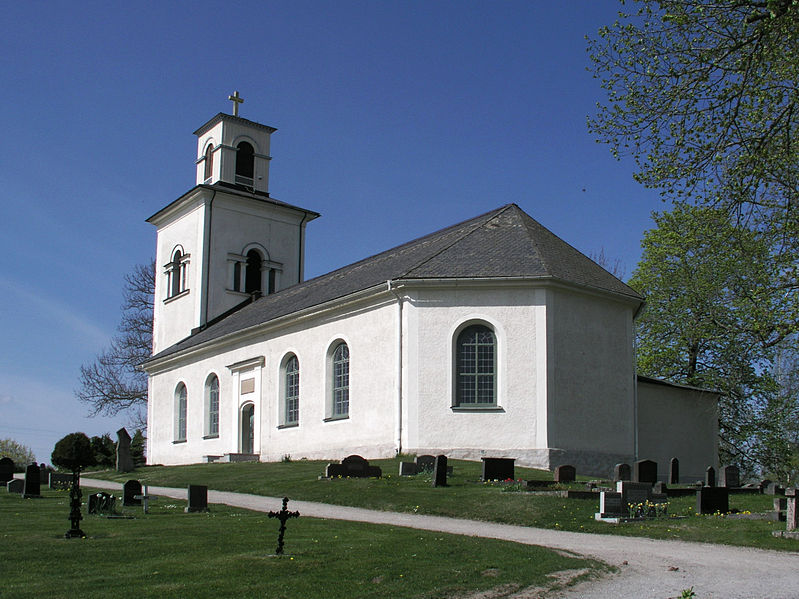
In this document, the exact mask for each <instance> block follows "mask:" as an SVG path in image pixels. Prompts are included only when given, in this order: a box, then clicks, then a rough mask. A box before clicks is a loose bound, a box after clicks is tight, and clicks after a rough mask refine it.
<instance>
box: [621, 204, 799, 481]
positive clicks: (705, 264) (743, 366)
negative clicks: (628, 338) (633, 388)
mask: <svg viewBox="0 0 799 599" xmlns="http://www.w3.org/2000/svg"><path fill="white" fill-rule="evenodd" d="M654 220H655V223H656V225H657V228H655V229H651V230H649V231H647V232H646V233H645V235H644V239H643V241H642V247H643V254H642V257H641V262H640V263H639V265H638V268H637V269H636V271H635V272H634V273H633V276H632V278H631V279H630V282H629V283H630V285H631V286H632V287H633V288H635V289H636V290H637V291H639V292H641V293H642V294H644V295H645V297H646V298H647V304H646V308H645V310H644V312H643V313H642V314H641V315H640V316H639V318H638V329H637V337H638V352H637V355H638V370H639V372H640V373H641V374H644V375H648V376H655V377H662V378H666V379H668V380H671V381H673V382H676V383H683V384H686V385H692V386H695V387H702V388H707V389H712V390H717V391H719V392H720V393H721V395H722V397H721V401H720V414H719V426H720V435H721V444H720V451H721V459H722V462H724V463H738V464H740V465H741V466H742V467H744V468H745V469H746V468H748V469H749V471H750V472H751V471H760V472H762V471H763V470H768V471H772V472H783V473H784V472H785V465H786V463H787V461H788V460H789V459H790V454H791V449H790V438H789V435H788V433H789V431H790V430H792V429H793V430H796V423H797V422H796V417H797V415H798V413H797V409H796V408H797V405H798V404H799V398H797V396H796V394H793V395H791V394H789V395H787V396H786V395H785V394H783V393H780V384H779V377H778V376H777V375H776V359H777V356H778V354H779V351H778V350H787V351H789V352H790V351H791V346H790V345H789V342H790V340H791V336H790V333H789V332H790V331H792V330H793V328H794V327H795V325H794V322H793V321H794V319H795V314H794V312H793V310H794V306H793V298H792V297H791V296H790V294H786V293H785V289H784V288H783V286H782V284H781V272H782V271H783V270H784V269H786V268H790V267H791V266H792V265H790V264H786V263H784V261H783V260H782V258H781V257H779V256H775V255H774V253H773V244H772V238H771V237H770V236H768V235H766V234H763V233H760V232H757V231H752V230H751V229H748V228H746V227H741V226H736V225H735V224H734V223H732V222H731V221H730V219H729V218H728V216H727V214H726V213H725V212H724V211H722V210H719V209H712V208H700V207H692V206H689V205H686V204H677V205H676V206H675V208H674V210H673V212H665V213H661V214H655V215H654ZM781 480H785V478H784V476H783V477H781Z"/></svg>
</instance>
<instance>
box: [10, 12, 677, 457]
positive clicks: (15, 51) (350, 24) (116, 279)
mask: <svg viewBox="0 0 799 599" xmlns="http://www.w3.org/2000/svg"><path fill="white" fill-rule="evenodd" d="M618 8H619V4H618V2H617V1H616V0H574V1H570V2H562V3H561V2H543V1H541V2H539V1H532V0H531V1H528V2H487V1H486V2H469V1H459V2H443V1H441V2H439V1H435V2H427V1H426V2H378V1H373V2H366V1H363V2H351V1H346V0H337V1H335V2H332V1H314V2H308V1H291V2H265V1H259V2H230V3H223V4H220V3H218V2H207V1H194V2H163V3H155V2H139V3H124V4H123V3H108V2H77V3H74V2H61V1H53V2H36V1H33V2H16V3H6V4H5V5H4V7H3V25H2V35H0V53H1V54H2V56H4V59H3V60H2V61H0V90H2V91H1V92H0V108H1V109H2V114H3V115H4V118H3V126H2V127H1V128H0V135H1V136H2V137H3V143H2V144H0V194H2V197H1V198H0V216H1V217H2V219H1V220H0V222H2V235H0V255H2V263H1V264H0V297H2V303H1V304H0V438H9V437H10V438H13V439H15V440H17V441H19V442H21V443H24V444H25V445H28V446H29V447H31V448H32V449H33V450H34V452H35V453H36V455H37V457H38V459H39V460H40V461H49V458H50V452H51V451H52V447H53V445H54V443H55V441H57V440H58V439H60V438H61V437H63V436H64V435H65V434H67V433H70V432H74V431H78V430H80V431H83V432H85V433H86V434H88V435H95V434H101V433H104V432H111V433H113V432H114V431H116V429H117V428H119V427H120V426H121V425H123V424H125V423H126V419H125V417H124V416H120V417H117V418H114V419H107V418H91V419H90V418H87V417H86V415H87V412H88V408H87V406H85V405H83V404H81V403H79V402H78V401H77V400H75V399H74V389H75V388H76V387H77V382H78V372H79V368H80V366H81V364H83V363H86V362H89V361H91V360H92V358H93V357H94V356H95V355H96V354H97V353H98V352H99V351H100V350H102V348H103V347H104V346H105V345H106V344H107V343H108V340H109V339H110V337H111V336H112V335H113V334H114V332H115V329H116V326H117V323H118V320H119V315H120V311H119V308H120V304H121V302H122V296H121V287H122V280H123V276H124V275H125V273H127V272H129V271H130V270H131V269H132V267H133V266H134V265H135V264H137V263H144V262H147V261H148V260H150V259H151V258H152V257H153V255H154V251H155V250H154V248H155V231H154V228H153V227H152V226H151V225H149V224H147V223H146V222H145V219H146V218H147V217H149V216H150V215H151V214H153V213H155V212H156V211H157V210H159V209H160V208H162V207H163V206H165V205H166V204H168V203H169V202H171V201H172V200H174V199H176V198H177V197H178V196H180V195H181V194H182V193H184V192H185V191H187V190H188V189H189V188H191V187H192V186H193V184H194V175H195V167H194V159H195V151H196V147H195V146H196V138H195V137H194V136H193V135H192V132H193V131H194V130H195V129H196V128H197V127H199V126H200V125H202V124H203V123H205V122H206V121H207V120H208V119H209V118H210V117H211V116H213V115H215V114H216V113H217V112H220V111H223V112H230V111H231V108H230V107H231V103H230V102H228V101H227V96H228V95H229V94H230V93H232V92H233V90H239V91H240V93H241V96H242V97H243V98H244V99H245V103H244V104H243V105H242V106H241V112H240V114H241V116H243V117H245V118H248V119H251V120H254V121H257V122H261V123H264V124H267V125H271V126H273V127H277V129H278V131H277V133H275V134H274V135H273V136H272V151H271V154H272V156H273V160H272V163H271V173H270V192H271V195H272V196H273V197H275V198H278V199H280V200H283V201H286V202H289V203H291V204H294V205H299V206H302V207H304V208H308V209H311V210H315V211H317V212H320V213H321V214H322V218H320V219H317V220H316V221H314V222H312V223H311V224H310V225H309V226H308V245H307V248H306V249H307V254H306V256H307V257H306V276H307V277H312V276H316V275H319V274H322V273H325V272H328V271H330V270H332V269H334V268H337V267H340V266H343V265H346V264H349V263H351V262H354V261H356V260H358V259H361V258H364V257H366V256H369V255H372V254H374V253H377V252H379V251H382V250H384V249H388V248H390V247H393V246H394V245H397V244H400V243H403V242H405V241H408V240H410V239H413V238H416V237H419V236H421V235H424V234H427V233H430V232H432V231H435V230H438V229H440V228H442V227H445V226H448V225H451V224H454V223H456V222H459V221H462V220H465V219H468V218H471V217H473V216H476V215H478V214H482V213H484V212H487V211H489V210H492V209H494V208H497V207H499V206H501V205H504V204H506V203H509V202H515V203H516V204H518V205H519V206H520V207H521V208H522V209H523V210H525V211H526V212H527V213H528V214H530V215H531V216H533V218H535V219H537V220H538V221H540V222H541V223H542V224H543V225H545V226H546V227H548V228H550V229H551V230H552V231H553V232H555V233H556V234H557V235H559V236H560V237H562V238H563V239H565V240H566V241H568V242H569V243H571V244H572V245H574V246H575V247H577V248H578V249H579V250H581V251H583V252H585V253H597V252H599V251H600V250H604V252H605V254H606V255H607V256H609V257H611V258H613V259H620V260H621V261H622V262H623V265H624V266H625V268H626V271H627V275H628V276H629V274H630V273H631V271H632V270H633V268H634V267H635V264H636V262H637V260H638V258H639V255H640V246H639V244H640V239H641V236H642V234H643V232H644V230H645V229H647V228H650V227H651V226H652V223H651V220H650V213H651V211H653V210H661V209H663V207H664V206H663V204H662V202H661V201H660V199H659V197H658V195H657V194H656V193H655V192H652V191H649V190H646V189H644V188H642V187H641V186H639V185H638V184H636V183H635V182H634V181H633V180H632V172H633V164H632V163H631V161H629V160H623V161H621V162H617V161H615V160H614V159H613V158H612V157H611V155H610V152H609V150H608V148H607V147H605V146H602V145H598V144H596V143H595V142H594V140H593V138H592V136H591V135H590V134H589V133H588V130H587V127H586V117H587V116H588V115H590V114H592V113H593V111H594V109H595V105H596V102H597V101H598V100H600V99H601V97H602V94H601V89H600V88H599V84H598V82H597V81H596V80H595V79H593V78H592V76H591V74H590V73H589V72H587V71H586V67H587V66H588V64H589V61H588V56H587V53H586V43H585V39H584V36H585V35H594V34H595V33H596V31H597V29H598V28H599V27H600V26H602V25H604V24H609V23H611V22H612V21H613V20H614V19H615V16H616V11H617V10H618Z"/></svg>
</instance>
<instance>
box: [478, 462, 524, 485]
mask: <svg viewBox="0 0 799 599" xmlns="http://www.w3.org/2000/svg"><path fill="white" fill-rule="evenodd" d="M481 459H482V460H483V480H484V481H487V480H514V479H515V478H516V472H515V470H514V465H515V463H516V460H515V459H514V458H481Z"/></svg>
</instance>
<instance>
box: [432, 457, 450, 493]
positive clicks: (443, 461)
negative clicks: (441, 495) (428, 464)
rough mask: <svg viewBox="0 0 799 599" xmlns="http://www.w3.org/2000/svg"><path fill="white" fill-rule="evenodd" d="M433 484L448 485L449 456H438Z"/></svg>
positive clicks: (437, 485) (434, 467)
mask: <svg viewBox="0 0 799 599" xmlns="http://www.w3.org/2000/svg"><path fill="white" fill-rule="evenodd" d="M433 486H434V487H446V486H447V456H445V455H439V456H436V463H435V466H433Z"/></svg>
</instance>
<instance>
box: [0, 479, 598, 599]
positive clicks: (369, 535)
mask: <svg viewBox="0 0 799 599" xmlns="http://www.w3.org/2000/svg"><path fill="white" fill-rule="evenodd" d="M84 498H85V497H84ZM157 503H158V505H155V504H154V505H153V507H152V510H151V512H150V513H149V514H148V515H143V514H142V513H141V511H140V508H137V509H136V510H132V511H131V513H132V514H133V513H135V518H133V519H108V518H105V517H101V516H87V515H86V514H85V508H84V520H83V522H82V526H81V527H82V529H83V530H84V531H85V532H86V533H87V535H88V538H87V539H69V540H67V539H65V538H64V532H66V531H67V530H68V529H69V521H68V515H69V506H68V504H69V497H68V493H67V492H64V491H46V492H44V494H43V497H42V498H41V499H22V498H21V497H20V496H19V495H17V494H6V493H2V494H0V521H2V522H3V523H4V526H3V532H2V542H0V562H1V563H3V569H2V571H3V584H2V595H3V596H8V597H15V598H17V599H25V598H33V597H36V598H38V597H52V598H61V597H65V598H66V597H85V598H94V597H97V598H100V597H102V598H106V597H123V596H135V597H142V598H148V597H158V598H171V597H192V598H193V599H199V598H204V597H214V598H216V597H269V598H270V599H295V598H297V599H300V598H302V599H307V598H308V597H324V598H325V599H338V598H341V599H344V598H346V599H353V598H356V599H358V598H371V597H374V598H378V597H381V598H382V597H392V598H397V599H402V598H418V599H434V598H449V597H468V596H469V594H470V593H475V592H478V591H483V590H487V589H504V590H505V591H506V592H507V591H509V590H513V589H521V588H527V587H530V586H542V587H551V586H552V585H553V584H555V583H553V579H552V578H548V576H549V575H551V574H553V573H555V572H560V571H563V570H586V571H587V574H583V577H585V576H587V575H592V574H598V573H600V572H602V571H603V570H604V569H605V566H603V565H602V564H600V563H599V562H595V561H592V560H587V559H580V558H574V557H568V556H564V555H562V554H560V553H556V552H554V551H550V550H547V549H542V548H540V547H534V546H527V545H520V544H516V543H510V542H503V541H496V540H491V539H478V538H473V537H462V536H456V535H447V534H443V533H431V532H425V531H416V530H412V529H407V528H399V527H391V526H377V525H368V524H361V523H351V522H340V521H329V520H320V519H314V518H304V517H300V518H299V519H293V520H291V521H290V522H289V523H288V527H287V528H288V530H287V533H286V538H285V541H286V547H285V551H286V553H285V554H284V555H283V556H280V557H276V556H274V555H270V554H272V552H274V550H275V546H276V541H277V527H278V524H277V522H276V521H275V520H272V519H270V518H268V517H267V515H266V514H263V513H259V512H250V511H247V510H242V509H236V508H231V507H228V506H221V505H219V506H217V505H214V506H213V507H212V510H211V511H210V512H209V513H207V514H185V513H183V508H184V507H185V505H186V504H185V502H179V501H174V500H165V501H161V502H157ZM487 596H491V595H487Z"/></svg>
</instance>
